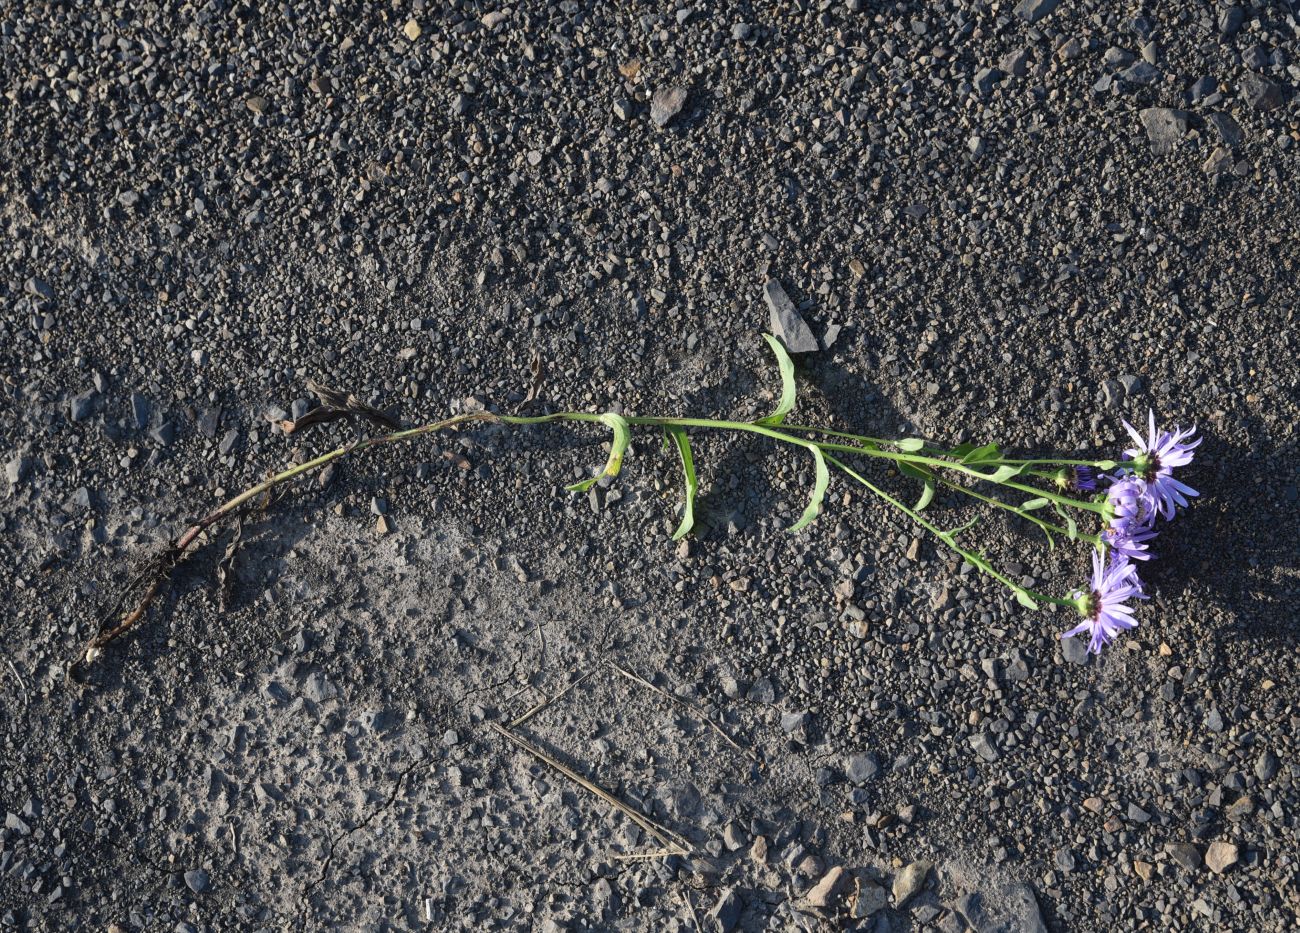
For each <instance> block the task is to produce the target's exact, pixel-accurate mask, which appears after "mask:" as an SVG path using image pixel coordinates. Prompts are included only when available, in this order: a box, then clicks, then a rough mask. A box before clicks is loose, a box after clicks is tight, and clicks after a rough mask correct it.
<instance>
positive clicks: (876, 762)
mask: <svg viewBox="0 0 1300 933" xmlns="http://www.w3.org/2000/svg"><path fill="white" fill-rule="evenodd" d="M845 773H846V775H847V777H848V779H849V780H850V781H852V782H853V783H854V784H857V785H859V786H860V785H862V784H866V783H867V782H869V781H874V780H875V779H876V778H877V777H878V776H879V775H880V759H879V758H878V757H876V754H875V752H864V753H863V754H861V755H854V756H853V757H852V758H850V759H849V763H848V767H847V768H846V769H845Z"/></svg>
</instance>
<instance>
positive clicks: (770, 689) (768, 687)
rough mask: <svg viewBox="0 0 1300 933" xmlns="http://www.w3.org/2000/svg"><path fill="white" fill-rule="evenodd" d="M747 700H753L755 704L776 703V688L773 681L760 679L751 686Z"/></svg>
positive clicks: (764, 678)
mask: <svg viewBox="0 0 1300 933" xmlns="http://www.w3.org/2000/svg"><path fill="white" fill-rule="evenodd" d="M746 699H749V700H753V701H754V702H755V703H767V704H769V705H770V704H772V703H775V702H776V687H774V686H772V681H771V680H770V679H769V678H767V677H759V678H758V679H757V680H755V681H754V682H753V683H752V684H750V687H749V692H748V693H747V694H746Z"/></svg>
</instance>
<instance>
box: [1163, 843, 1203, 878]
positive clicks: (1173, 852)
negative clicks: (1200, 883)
mask: <svg viewBox="0 0 1300 933" xmlns="http://www.w3.org/2000/svg"><path fill="white" fill-rule="evenodd" d="M1165 852H1166V853H1167V854H1168V856H1169V857H1170V858H1171V859H1173V860H1174V861H1175V862H1176V863H1178V864H1179V865H1180V866H1182V868H1183V869H1184V870H1185V871H1196V870H1197V869H1198V868H1200V867H1201V851H1200V850H1199V849H1198V848H1196V846H1194V845H1192V844H1191V843H1189V842H1167V843H1165Z"/></svg>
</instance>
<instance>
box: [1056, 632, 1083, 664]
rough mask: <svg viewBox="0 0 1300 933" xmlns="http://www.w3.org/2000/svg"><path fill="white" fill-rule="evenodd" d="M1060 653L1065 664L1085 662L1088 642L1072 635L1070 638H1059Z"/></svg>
mask: <svg viewBox="0 0 1300 933" xmlns="http://www.w3.org/2000/svg"><path fill="white" fill-rule="evenodd" d="M1061 654H1062V656H1064V658H1065V662H1066V663H1067V664H1087V663H1088V642H1087V640H1086V639H1083V638H1079V637H1078V636H1074V637H1071V638H1062V639H1061Z"/></svg>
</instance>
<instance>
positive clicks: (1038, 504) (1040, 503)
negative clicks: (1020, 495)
mask: <svg viewBox="0 0 1300 933" xmlns="http://www.w3.org/2000/svg"><path fill="white" fill-rule="evenodd" d="M1051 504H1052V503H1051V500H1049V499H1044V498H1042V497H1039V498H1037V499H1030V500H1029V501H1028V502H1022V503H1021V504H1020V508H1021V509H1022V510H1024V511H1026V512H1032V511H1034V509H1041V508H1043V507H1044V506H1047V505H1051Z"/></svg>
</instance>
